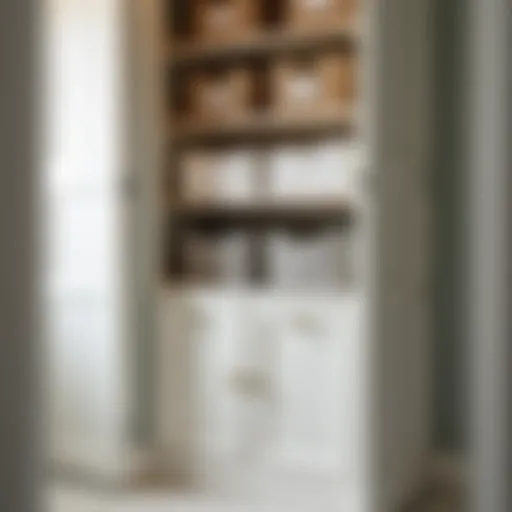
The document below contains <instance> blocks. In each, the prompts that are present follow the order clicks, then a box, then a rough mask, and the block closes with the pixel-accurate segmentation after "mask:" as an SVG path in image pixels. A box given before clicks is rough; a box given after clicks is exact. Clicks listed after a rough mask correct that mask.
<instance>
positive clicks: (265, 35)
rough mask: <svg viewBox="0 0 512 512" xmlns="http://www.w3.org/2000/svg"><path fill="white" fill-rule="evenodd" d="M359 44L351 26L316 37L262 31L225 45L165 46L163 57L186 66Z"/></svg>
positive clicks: (288, 31) (170, 44)
mask: <svg viewBox="0 0 512 512" xmlns="http://www.w3.org/2000/svg"><path fill="white" fill-rule="evenodd" d="M358 41H359V31H358V30H357V29H356V28H355V26H354V25H347V26H345V27H340V28H338V29H336V30H331V31H330V32H325V31H323V32H319V33H315V32H303V31H296V30H293V31H292V30H273V31H264V32H261V33H260V34H257V35H254V36H252V37H250V38H248V39H245V40H240V41H233V42H227V43H217V44H215V43H214V44H212V43H205V42H185V43H183V42H175V43H168V44H167V46H166V49H165V54H166V59H167V60H168V61H169V62H171V63H172V64H173V65H175V66H188V65H198V64H203V63H206V62H216V61H226V60H227V61H229V60H232V59H240V58H246V57H255V56H256V57H257V56H265V55H273V56H274V55H276V54H279V53H287V52H296V51H304V50H306V51H307V50H315V49H322V48H326V47H332V46H335V45H338V46H339V45H343V44H345V45H346V44H349V45H351V46H353V45H354V44H357V43H358Z"/></svg>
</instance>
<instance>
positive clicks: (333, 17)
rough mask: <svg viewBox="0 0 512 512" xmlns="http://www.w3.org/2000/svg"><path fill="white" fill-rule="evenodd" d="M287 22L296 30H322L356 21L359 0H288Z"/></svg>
mask: <svg viewBox="0 0 512 512" xmlns="http://www.w3.org/2000/svg"><path fill="white" fill-rule="evenodd" d="M286 5H287V7H286V24H287V25H288V26H289V27H291V28H293V29H296V30H315V31H322V30H328V29H334V28H339V27H343V26H347V25H349V24H351V23H353V22H354V19H355V16H356V14H357V10H358V7H359V1H358V0H288V2H287V4H286Z"/></svg>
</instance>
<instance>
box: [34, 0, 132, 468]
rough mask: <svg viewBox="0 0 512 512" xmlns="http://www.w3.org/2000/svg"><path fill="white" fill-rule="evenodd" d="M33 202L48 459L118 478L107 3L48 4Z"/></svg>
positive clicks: (111, 48)
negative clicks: (41, 170) (41, 259)
mask: <svg viewBox="0 0 512 512" xmlns="http://www.w3.org/2000/svg"><path fill="white" fill-rule="evenodd" d="M46 21H47V24H46V27H45V28H46V30H47V31H46V35H47V38H46V48H45V49H46V67H45V71H46V91H45V92H46V100H47V104H46V107H47V108H46V111H45V119H44V121H45V128H46V133H47V140H46V141H45V142H46V145H45V150H46V151H45V174H44V206H45V210H44V212H45V221H46V230H45V235H44V242H45V254H46V262H45V263H46V264H45V269H46V270H45V294H46V305H47V309H46V314H47V316H46V321H47V323H46V327H47V334H48V336H47V343H48V349H49V351H48V353H49V356H48V360H47V362H48V363H49V364H48V374H47V375H48V382H49V384H50V389H49V396H48V398H49V409H50V418H49V419H50V432H49V433H50V438H51V442H52V445H51V454H52V456H53V457H54V458H55V459H56V461H57V462H58V463H59V464H61V465H72V466H75V467H76V468H77V469H81V470H91V469H92V470H94V471H96V472H97V471H101V472H105V473H107V474H114V475H115V474H117V473H118V471H119V470H120V468H122V467H123V464H124V461H123V455H124V453H125V449H126V446H125V441H126V436H127V433H126V432H127V428H128V420H129V413H130V411H129V407H128V402H127V396H126V391H127V382H126V378H127V371H126V368H127V366H126V365H127V362H128V361H127V353H128V351H127V347H128V341H129V338H128V334H129V333H128V332H126V330H125V321H124V320H125V304H124V302H123V301H124V300H125V299H124V297H125V294H123V287H124V268H125V267H124V225H123V222H124V208H125V205H124V204H123V203H122V197H121V188H120V184H121V178H122V173H123V168H124V158H123V156H124V148H123V128H122V127H123V123H122V121H123V118H122V116H123V109H122V99H123V96H122V94H121V93H122V81H121V80H122V78H123V77H122V73H123V60H122V53H121V51H122V45H121V42H122V39H121V35H122V32H121V26H122V25H121V22H122V20H121V17H120V2H119V1H117V0H89V1H87V2H83V1H80V0H67V1H59V0H49V2H48V4H47V10H46Z"/></svg>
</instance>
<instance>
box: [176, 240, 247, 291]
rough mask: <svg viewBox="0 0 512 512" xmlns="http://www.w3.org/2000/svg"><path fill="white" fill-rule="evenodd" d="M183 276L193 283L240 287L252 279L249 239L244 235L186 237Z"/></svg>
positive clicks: (184, 241)
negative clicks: (236, 285) (235, 285)
mask: <svg viewBox="0 0 512 512" xmlns="http://www.w3.org/2000/svg"><path fill="white" fill-rule="evenodd" d="M182 247H183V265H184V269H183V270H184V275H185V276H186V278H187V280H189V281H190V282H192V283H197V282H199V283H201V282H202V283H208V282H211V283H213V282H215V283H220V284H240V283H244V282H247V281H248V280H249V278H250V237H249V235H248V234H247V233H246V232H243V231H229V232H219V231H211V232H207V231H199V230H198V231H196V230H194V231H190V232H188V233H185V234H184V236H183V246H182Z"/></svg>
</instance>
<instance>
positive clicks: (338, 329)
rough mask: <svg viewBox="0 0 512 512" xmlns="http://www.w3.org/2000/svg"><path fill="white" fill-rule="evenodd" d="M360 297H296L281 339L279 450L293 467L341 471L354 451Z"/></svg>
mask: <svg viewBox="0 0 512 512" xmlns="http://www.w3.org/2000/svg"><path fill="white" fill-rule="evenodd" d="M356 304H357V303H356V302H353V301H349V300H338V299H333V300H328V299H325V300H323V299H322V300H318V299H317V298H315V299H311V298H310V299H309V300H308V299H291V300H290V301H289V303H288V304H287V307H286V308H285V312H284V316H283V319H282V322H283V324H282V330H281V334H280V339H279V343H278V349H279V350H278V365H279V375H278V408H277V411H278V412H277V418H276V420H277V421H276V427H277V431H276V455H277V457H278V461H280V462H281V463H284V464H285V465H290V466H291V467H293V468H303V469H305V470H313V471H317V470H320V471H323V470H325V471H331V470H334V471H340V470H347V469H349V468H350V467H351V465H352V463H353V459H354V456H355V451H354V449H355V447H356V445H357V443H356V439H355V437H354V436H355V426H356V423H357V421H356V409H357V408H356V406H357V402H358V400H359V398H360V396H359V392H358V391H357V390H358V389H359V388H358V378H359V377H360V375H358V374H359V372H360V366H359V364H358V361H357V351H356V350H355V349H356V348H357V344H360V343H361V339H360V337H361V336H360V334H359V332H358V322H357V320H358V318H357V306H356Z"/></svg>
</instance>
